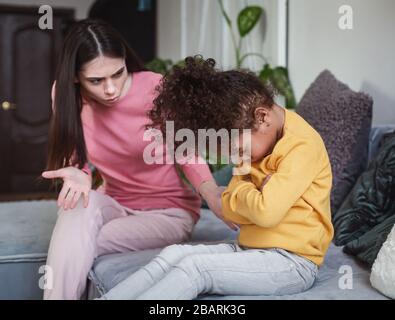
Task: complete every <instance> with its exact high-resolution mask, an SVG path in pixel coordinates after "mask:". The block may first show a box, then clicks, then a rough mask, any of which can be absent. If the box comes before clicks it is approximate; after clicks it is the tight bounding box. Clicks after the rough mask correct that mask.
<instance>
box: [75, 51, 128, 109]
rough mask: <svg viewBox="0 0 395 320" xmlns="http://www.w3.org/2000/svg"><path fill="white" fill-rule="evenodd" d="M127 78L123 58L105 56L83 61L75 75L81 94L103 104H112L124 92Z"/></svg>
mask: <svg viewBox="0 0 395 320" xmlns="http://www.w3.org/2000/svg"><path fill="white" fill-rule="evenodd" d="M127 79H128V72H127V69H126V63H125V59H123V58H110V57H106V56H98V57H97V58H95V59H93V60H91V61H89V62H87V63H85V64H84V65H83V66H82V68H81V70H80V71H79V72H78V75H77V81H78V82H79V83H80V85H81V89H82V93H83V95H85V96H86V97H88V98H91V99H93V100H95V101H97V102H98V103H100V104H102V105H105V106H111V105H113V104H114V103H115V102H116V101H118V100H119V98H120V97H121V96H122V95H123V94H124V91H125V90H124V88H125V83H126V80H127Z"/></svg>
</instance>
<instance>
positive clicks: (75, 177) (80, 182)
mask: <svg viewBox="0 0 395 320" xmlns="http://www.w3.org/2000/svg"><path fill="white" fill-rule="evenodd" d="M42 176H43V177H44V178H46V179H55V178H61V179H63V187H62V190H61V191H60V193H59V197H58V206H59V207H62V208H63V209H64V210H67V209H74V208H75V206H76V204H77V202H78V199H79V198H80V197H81V195H82V196H83V197H84V207H85V208H86V207H87V206H88V203H89V191H90V190H91V188H92V177H91V176H90V175H88V174H86V173H85V172H84V171H82V170H80V169H78V168H75V167H66V168H62V169H59V170H53V171H44V172H43V173H42Z"/></svg>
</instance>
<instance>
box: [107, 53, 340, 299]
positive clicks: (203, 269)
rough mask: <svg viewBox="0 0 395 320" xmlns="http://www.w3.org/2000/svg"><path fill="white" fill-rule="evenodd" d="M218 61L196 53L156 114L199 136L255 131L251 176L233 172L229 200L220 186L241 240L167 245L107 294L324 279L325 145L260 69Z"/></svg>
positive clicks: (218, 289)
mask: <svg viewBox="0 0 395 320" xmlns="http://www.w3.org/2000/svg"><path fill="white" fill-rule="evenodd" d="M214 66H215V62H214V61H213V60H211V59H209V60H206V61H205V60H202V59H201V58H199V57H195V58H192V57H189V58H187V59H186V66H185V67H183V68H175V69H174V71H173V72H172V73H171V74H169V75H167V76H166V77H165V78H164V79H163V81H162V83H161V87H160V88H159V95H158V97H157V98H156V100H155V101H154V104H155V107H154V109H153V110H152V112H151V114H150V116H151V119H152V120H153V124H154V125H156V126H158V127H160V128H161V129H163V128H164V123H165V121H174V123H175V130H177V129H180V128H181V125H183V126H185V127H186V128H188V129H191V130H192V131H193V132H195V133H197V130H198V129H200V128H214V129H216V130H219V129H221V128H225V129H226V130H228V131H230V130H231V129H235V128H236V129H251V171H250V174H249V175H238V176H236V175H235V176H233V178H232V180H231V182H230V184H229V185H228V187H227V188H226V190H225V191H223V193H222V196H221V197H220V194H221V191H222V190H220V189H218V197H219V198H218V199H221V201H222V209H223V218H224V219H225V220H228V221H231V222H233V223H235V224H238V225H239V226H240V234H239V237H238V241H237V243H222V244H213V245H203V244H199V245H171V246H169V247H166V248H165V249H164V250H162V251H161V252H160V254H159V255H158V256H157V257H155V258H154V259H153V260H152V261H151V262H150V263H149V264H148V265H146V266H145V267H142V268H141V269H140V270H138V271H137V272H136V273H134V274H132V275H131V276H130V277H129V278H127V279H126V280H124V281H123V282H121V283H119V284H118V285H117V286H116V287H114V288H113V289H112V290H110V291H109V292H108V293H107V294H105V295H104V296H103V297H102V299H193V298H196V297H197V296H198V295H199V294H218V295H285V294H295V293H299V292H302V291H305V290H307V289H309V288H310V287H311V286H312V285H313V283H314V281H315V279H316V277H317V271H318V266H319V265H321V264H322V262H323V260H324V256H325V253H326V251H327V249H328V246H329V244H330V242H331V240H332V237H333V227H332V223H331V213H330V200H329V195H330V191H331V185H332V174H331V166H330V163H329V158H328V154H327V151H326V148H325V145H324V143H323V141H322V139H321V137H320V135H319V134H318V133H317V132H316V131H315V130H314V129H313V128H312V127H311V126H310V125H309V124H308V123H307V122H306V121H305V120H303V119H302V118H301V117H300V116H299V115H297V114H296V113H294V112H291V111H288V110H286V109H284V108H282V107H280V106H278V105H277V104H275V103H274V101H273V92H272V91H271V90H270V88H269V87H266V86H265V85H264V84H262V82H261V81H260V80H259V79H258V78H257V77H256V76H255V75H253V74H252V73H249V72H245V71H225V72H223V71H218V70H216V69H215V68H214ZM177 126H179V127H177ZM240 139H241V140H242V139H243V135H241V136H240ZM239 144H240V143H239Z"/></svg>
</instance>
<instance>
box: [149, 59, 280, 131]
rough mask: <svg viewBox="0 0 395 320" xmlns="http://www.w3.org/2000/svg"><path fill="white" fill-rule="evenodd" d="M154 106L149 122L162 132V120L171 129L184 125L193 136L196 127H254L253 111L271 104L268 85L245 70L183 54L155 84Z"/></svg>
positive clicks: (216, 128) (271, 91)
mask: <svg viewBox="0 0 395 320" xmlns="http://www.w3.org/2000/svg"><path fill="white" fill-rule="evenodd" d="M157 90H158V96H157V97H156V99H155V100H154V108H153V109H152V110H151V111H150V112H149V117H150V119H151V121H152V124H151V126H152V127H155V128H158V129H160V130H161V131H162V133H163V134H164V135H165V134H166V133H165V124H166V121H173V122H174V130H175V131H176V130H179V129H182V128H187V129H190V130H192V131H193V132H194V133H195V134H196V136H197V132H198V129H211V128H212V129H215V130H220V129H226V130H228V131H230V130H231V129H252V130H254V129H255V125H256V122H257V121H256V120H257V119H255V115H254V111H255V109H256V108H257V107H259V106H264V107H267V108H271V107H272V106H273V103H274V101H273V100H274V91H273V89H272V87H270V86H267V85H265V84H264V83H263V82H262V81H261V80H260V79H259V78H258V77H257V76H256V75H255V74H254V73H252V72H249V71H246V70H231V71H220V70H218V69H216V68H215V61H214V60H213V59H207V60H204V59H203V58H202V56H195V57H187V58H186V59H185V65H184V66H176V67H174V68H173V70H172V71H171V72H170V73H169V74H167V75H165V76H164V77H163V79H162V81H161V84H160V86H159V87H158V88H157Z"/></svg>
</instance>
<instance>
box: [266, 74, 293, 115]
mask: <svg viewBox="0 0 395 320" xmlns="http://www.w3.org/2000/svg"><path fill="white" fill-rule="evenodd" d="M270 80H271V82H272V84H273V86H274V87H275V88H276V89H277V90H278V92H279V93H280V94H281V95H283V96H284V97H285V107H286V108H295V106H296V99H295V95H294V92H293V90H292V86H291V81H290V80H289V77H288V70H287V69H286V68H284V67H276V68H274V69H273V73H272V75H271V79H270Z"/></svg>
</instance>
